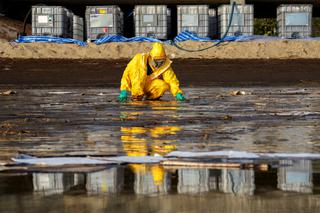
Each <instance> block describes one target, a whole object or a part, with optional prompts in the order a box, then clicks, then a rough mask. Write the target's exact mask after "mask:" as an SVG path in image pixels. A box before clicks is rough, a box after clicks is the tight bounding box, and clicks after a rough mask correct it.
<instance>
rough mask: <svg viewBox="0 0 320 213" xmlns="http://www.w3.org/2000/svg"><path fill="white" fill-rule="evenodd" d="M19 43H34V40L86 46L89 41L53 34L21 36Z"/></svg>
mask: <svg viewBox="0 0 320 213" xmlns="http://www.w3.org/2000/svg"><path fill="white" fill-rule="evenodd" d="M15 42H17V43H33V42H45V43H59V44H77V45H79V46H86V45H87V43H86V42H83V41H79V40H75V39H71V38H58V37H52V36H20V37H19V38H18V39H17V40H15Z"/></svg>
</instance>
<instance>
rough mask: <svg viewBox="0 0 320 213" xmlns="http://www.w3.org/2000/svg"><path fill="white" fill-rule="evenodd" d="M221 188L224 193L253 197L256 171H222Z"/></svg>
mask: <svg viewBox="0 0 320 213" xmlns="http://www.w3.org/2000/svg"><path fill="white" fill-rule="evenodd" d="M219 188H220V190H221V191H222V192H224V193H232V194H235V195H253V193H254V189H255V185H254V171H253V170H252V169H250V170H241V169H222V171H221V182H220V184H219Z"/></svg>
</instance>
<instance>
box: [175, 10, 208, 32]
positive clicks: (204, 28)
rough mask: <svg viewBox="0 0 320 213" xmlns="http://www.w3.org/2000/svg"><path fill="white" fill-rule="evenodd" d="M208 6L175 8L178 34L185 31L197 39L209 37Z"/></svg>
mask: <svg viewBox="0 0 320 213" xmlns="http://www.w3.org/2000/svg"><path fill="white" fill-rule="evenodd" d="M208 10H209V6H208V5H179V6H177V13H178V14H177V16H178V34H179V33H181V32H183V31H185V30H187V31H189V32H192V33H194V34H195V35H197V36H199V37H208V36H209V26H208V24H209V13H208Z"/></svg>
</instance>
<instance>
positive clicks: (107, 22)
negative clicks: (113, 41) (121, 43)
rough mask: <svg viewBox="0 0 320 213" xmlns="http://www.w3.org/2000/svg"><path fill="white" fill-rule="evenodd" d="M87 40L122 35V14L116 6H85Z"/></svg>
mask: <svg viewBox="0 0 320 213" xmlns="http://www.w3.org/2000/svg"><path fill="white" fill-rule="evenodd" d="M86 27H87V39H88V40H96V39H99V38H102V37H105V36H110V35H122V34H123V13H122V12H121V9H120V7H118V6H114V5H111V6H87V8H86Z"/></svg>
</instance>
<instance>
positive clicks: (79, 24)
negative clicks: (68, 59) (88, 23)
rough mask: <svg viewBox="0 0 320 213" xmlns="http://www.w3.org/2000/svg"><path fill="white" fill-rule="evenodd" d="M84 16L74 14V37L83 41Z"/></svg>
mask: <svg viewBox="0 0 320 213" xmlns="http://www.w3.org/2000/svg"><path fill="white" fill-rule="evenodd" d="M83 31H84V30H83V18H81V17H80V16H76V15H74V16H73V39H76V40H79V41H83Z"/></svg>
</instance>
